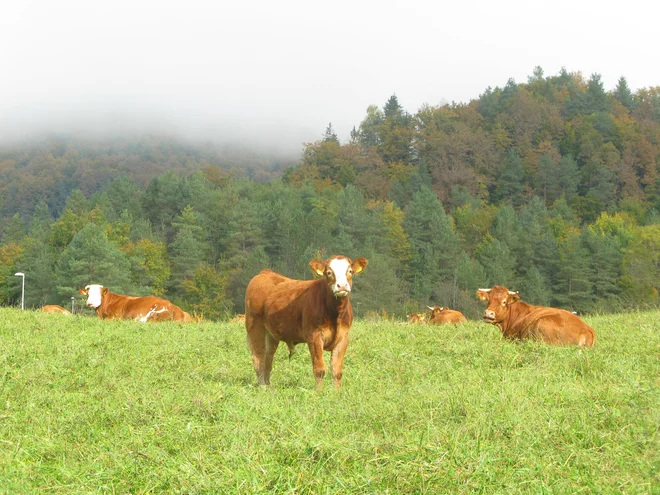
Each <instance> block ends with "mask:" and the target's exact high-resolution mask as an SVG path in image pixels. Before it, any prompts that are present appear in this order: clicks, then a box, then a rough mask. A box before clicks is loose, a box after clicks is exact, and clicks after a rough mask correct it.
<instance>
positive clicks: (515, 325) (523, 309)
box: [498, 301, 533, 335]
mask: <svg viewBox="0 0 660 495" xmlns="http://www.w3.org/2000/svg"><path fill="white" fill-rule="evenodd" d="M531 308H533V306H532V305H531V304H527V303H526V302H522V301H517V302H515V303H513V304H512V305H510V306H509V316H508V317H507V318H506V319H505V320H503V321H502V322H500V323H499V325H498V326H499V327H500V330H502V333H504V334H505V335H514V334H517V333H519V331H520V330H521V329H520V328H519V327H520V326H521V325H522V326H524V323H526V322H525V320H524V318H525V316H526V315H527V314H529V311H530V309H531Z"/></svg>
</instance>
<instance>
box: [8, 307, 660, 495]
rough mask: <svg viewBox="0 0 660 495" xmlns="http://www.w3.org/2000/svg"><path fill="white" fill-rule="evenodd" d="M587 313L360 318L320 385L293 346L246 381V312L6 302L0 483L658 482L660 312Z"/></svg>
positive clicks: (190, 488)
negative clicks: (187, 317)
mask: <svg viewBox="0 0 660 495" xmlns="http://www.w3.org/2000/svg"><path fill="white" fill-rule="evenodd" d="M587 321H588V323H590V324H591V325H592V326H593V327H594V328H595V329H596V332H597V334H598V340H597V343H596V347H595V348H594V349H592V350H586V351H585V350H580V349H577V348H572V347H571V348H553V347H548V346H544V345H542V344H538V343H526V344H515V343H511V342H505V341H503V340H502V339H501V337H500V336H499V333H498V331H497V329H496V328H494V327H492V326H488V325H486V324H483V323H479V322H471V323H469V324H466V325H464V326H461V327H458V328H454V327H424V326H409V325H406V324H403V323H401V324H397V323H389V322H382V323H381V322H358V323H356V324H355V326H354V328H353V330H352V334H351V336H352V341H351V343H350V344H349V349H348V353H347V357H346V361H345V366H344V379H343V384H344V387H343V389H342V390H341V391H339V392H338V391H335V390H333V389H332V387H331V380H330V379H328V377H326V387H325V389H324V390H323V391H322V392H320V393H317V392H316V391H315V389H314V378H313V376H312V372H311V363H310V359H309V355H308V351H307V349H306V348H305V347H304V346H298V353H297V354H296V355H295V356H294V357H293V359H292V361H291V362H288V360H287V352H286V347H285V346H282V348H281V349H280V350H279V351H278V354H277V356H276V361H275V366H274V370H273V385H272V386H271V387H270V388H258V387H257V386H256V385H255V383H256V379H255V377H254V372H253V370H252V367H251V363H250V357H249V351H248V349H247V345H246V341H245V335H244V334H245V330H244V328H243V327H242V326H241V325H239V324H222V323H208V324H185V325H184V324H161V325H142V324H137V323H133V322H99V321H97V320H96V319H93V318H87V317H74V318H70V319H67V318H65V317H62V316H59V315H47V314H41V313H35V312H29V311H26V312H20V311H17V310H13V309H0V491H2V492H4V493H66V494H71V493H97V492H99V493H133V494H137V493H162V492H168V493H250V494H252V493H342V494H348V493H374V494H375V493H378V494H383V493H391V494H401V493H434V494H435V493H474V492H477V493H479V492H481V493H489V494H491V493H658V492H659V490H660V488H659V487H660V448H659V447H660V437H659V435H658V426H659V424H660V373H659V370H660V312H652V313H631V314H620V315H609V316H599V317H591V318H587ZM326 358H327V356H326Z"/></svg>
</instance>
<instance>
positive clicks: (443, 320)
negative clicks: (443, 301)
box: [429, 309, 467, 325]
mask: <svg viewBox="0 0 660 495" xmlns="http://www.w3.org/2000/svg"><path fill="white" fill-rule="evenodd" d="M465 321H467V318H466V317H465V315H463V313H461V312H460V311H455V310H453V309H445V310H444V311H442V312H441V313H439V314H437V315H435V316H434V317H433V318H432V319H431V320H430V321H429V323H431V324H432V325H444V324H447V323H454V324H457V323H463V322H465Z"/></svg>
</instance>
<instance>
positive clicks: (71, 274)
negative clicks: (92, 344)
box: [57, 223, 134, 300]
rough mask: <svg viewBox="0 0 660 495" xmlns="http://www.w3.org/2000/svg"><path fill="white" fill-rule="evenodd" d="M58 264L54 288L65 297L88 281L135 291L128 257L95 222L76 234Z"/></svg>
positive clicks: (125, 290)
mask: <svg viewBox="0 0 660 495" xmlns="http://www.w3.org/2000/svg"><path fill="white" fill-rule="evenodd" d="M58 264H59V268H58V270H57V292H58V294H59V295H60V296H61V297H62V298H63V299H65V300H66V298H70V297H71V296H73V295H76V294H77V293H78V289H80V288H82V287H85V286H86V285H88V284H101V285H103V286H105V287H108V288H109V289H110V290H111V291H112V292H115V293H120V294H121V293H123V294H131V293H134V287H133V285H132V283H131V264H130V261H129V260H128V258H127V257H126V255H125V254H124V253H123V252H121V251H120V250H119V248H118V247H117V246H116V245H114V244H112V243H111V242H110V241H108V238H107V237H106V236H105V233H104V232H103V229H102V228H101V227H99V226H98V225H96V224H93V223H91V224H87V225H86V226H85V227H84V228H83V229H82V230H81V231H80V232H78V233H77V234H76V235H75V237H74V238H73V239H72V240H71V242H70V243H69V245H68V246H67V247H66V248H65V249H64V251H63V252H62V254H61V255H60V258H59V263H58Z"/></svg>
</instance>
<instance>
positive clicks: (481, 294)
mask: <svg viewBox="0 0 660 495" xmlns="http://www.w3.org/2000/svg"><path fill="white" fill-rule="evenodd" d="M488 292H489V291H485V290H483V289H479V290H478V291H477V297H478V298H479V299H481V300H482V301H488Z"/></svg>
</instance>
